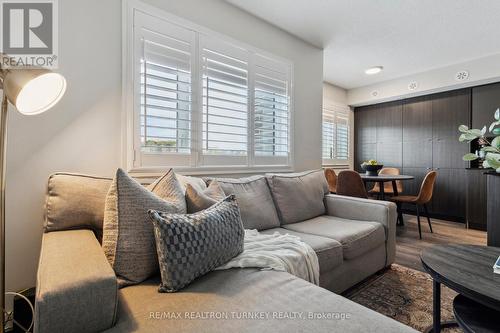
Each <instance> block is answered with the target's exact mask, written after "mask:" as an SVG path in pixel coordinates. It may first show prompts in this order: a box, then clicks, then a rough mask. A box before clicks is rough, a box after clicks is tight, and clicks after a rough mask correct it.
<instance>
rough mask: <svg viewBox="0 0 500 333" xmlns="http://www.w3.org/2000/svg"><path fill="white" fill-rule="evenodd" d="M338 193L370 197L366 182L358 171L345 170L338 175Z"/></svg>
mask: <svg viewBox="0 0 500 333" xmlns="http://www.w3.org/2000/svg"><path fill="white" fill-rule="evenodd" d="M337 194H338V195H346V196H349V197H357V198H365V199H368V193H366V188H365V184H364V183H363V180H362V179H361V176H360V175H359V173H357V172H356V171H352V170H343V171H340V172H339V175H338V177H337Z"/></svg>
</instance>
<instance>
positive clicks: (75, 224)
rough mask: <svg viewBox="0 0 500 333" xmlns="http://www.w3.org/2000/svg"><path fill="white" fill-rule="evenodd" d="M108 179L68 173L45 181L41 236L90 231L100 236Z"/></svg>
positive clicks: (57, 174)
mask: <svg viewBox="0 0 500 333" xmlns="http://www.w3.org/2000/svg"><path fill="white" fill-rule="evenodd" d="M111 182H112V179H110V178H102V177H95V176H87V175H78V174H71V173H55V174H53V175H51V176H50V177H49V182H48V186H47V197H46V203H45V225H44V229H45V232H49V231H59V230H70V229H91V230H93V231H94V232H95V233H96V235H97V237H98V239H101V236H102V220H103V219H104V201H105V199H106V194H107V193H108V190H109V187H110V186H111Z"/></svg>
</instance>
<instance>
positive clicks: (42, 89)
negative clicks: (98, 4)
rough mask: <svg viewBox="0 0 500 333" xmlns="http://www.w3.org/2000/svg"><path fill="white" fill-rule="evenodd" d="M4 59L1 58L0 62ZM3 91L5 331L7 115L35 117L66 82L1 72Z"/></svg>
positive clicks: (0, 182) (45, 74) (0, 197)
mask: <svg viewBox="0 0 500 333" xmlns="http://www.w3.org/2000/svg"><path fill="white" fill-rule="evenodd" d="M1 58H2V57H0V59H1ZM0 89H2V90H3V98H2V110H1V114H0V131H1V132H0V252H1V255H0V280H1V282H0V306H1V307H0V309H1V310H2V312H1V314H2V318H1V319H2V323H1V325H0V333H3V332H4V311H5V167H6V163H5V161H6V151H7V113H8V104H9V102H10V103H11V104H12V105H13V106H14V107H15V108H16V109H17V110H18V111H19V112H20V113H22V114H24V115H35V114H40V113H42V112H45V111H47V110H48V109H50V108H51V107H53V106H54V105H55V104H57V102H58V101H59V100H60V99H61V97H62V96H63V95H64V92H65V90H66V80H65V79H64V77H63V76H62V75H60V74H57V73H53V72H52V71H50V70H47V69H34V68H33V69H31V68H23V69H2V68H0Z"/></svg>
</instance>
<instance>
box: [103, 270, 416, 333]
mask: <svg viewBox="0 0 500 333" xmlns="http://www.w3.org/2000/svg"><path fill="white" fill-rule="evenodd" d="M158 282H159V279H152V280H148V281H146V282H144V283H142V284H140V285H136V286H131V287H127V288H124V289H121V290H119V301H118V313H117V321H116V325H115V326H114V327H113V328H111V329H110V330H108V331H106V332H107V333H115V332H117V333H118V332H120V333H121V332H132V331H133V332H205V333H212V332H240V333H247V332H275V333H290V332H317V333H323V332H324V333H327V332H344V333H351V332H385V333H407V332H408V333H410V332H412V333H413V332H415V333H416V331H415V330H413V329H411V328H410V327H408V326H405V325H403V324H401V323H399V322H397V321H395V320H393V319H391V318H389V317H386V316H384V315H382V314H379V313H377V312H375V311H372V310H370V309H368V308H366V307H364V306H362V305H359V304H356V303H354V302H352V301H350V300H348V299H347V298H344V297H342V296H340V295H336V294H334V293H332V292H330V291H328V290H326V289H323V288H320V287H318V286H315V285H314V284H312V283H309V282H307V281H305V280H302V279H299V278H296V277H294V276H292V275H290V274H288V273H286V272H277V271H260V270H258V269H251V268H245V269H229V270H224V271H214V272H210V273H208V274H207V275H205V276H203V277H201V278H199V279H197V280H196V281H194V282H193V283H192V284H190V285H189V286H188V287H187V288H186V289H184V290H182V291H180V292H177V293H174V294H168V295H165V294H160V293H158V292H157V287H158ZM293 313H295V314H297V317H295V318H292V317H288V318H285V317H283V316H286V315H287V314H293ZM169 315H170V317H169ZM245 315H246V316H245ZM248 315H255V316H256V317H250V316H248ZM299 315H302V317H299ZM177 316H178V317H177ZM210 316H214V317H210ZM267 316H268V317H267ZM280 316H281V318H280ZM312 316H317V317H316V318H317V319H314V317H312Z"/></svg>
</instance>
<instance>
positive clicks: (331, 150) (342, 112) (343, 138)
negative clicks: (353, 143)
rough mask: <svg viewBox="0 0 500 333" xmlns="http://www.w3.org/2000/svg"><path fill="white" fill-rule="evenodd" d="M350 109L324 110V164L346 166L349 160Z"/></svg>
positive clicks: (337, 107)
mask: <svg viewBox="0 0 500 333" xmlns="http://www.w3.org/2000/svg"><path fill="white" fill-rule="evenodd" d="M349 111H350V110H349V108H348V107H346V106H343V105H329V106H328V107H326V108H325V109H323V150H322V152H323V164H325V165H327V164H346V163H347V162H348V159H349Z"/></svg>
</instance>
